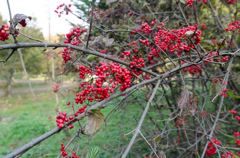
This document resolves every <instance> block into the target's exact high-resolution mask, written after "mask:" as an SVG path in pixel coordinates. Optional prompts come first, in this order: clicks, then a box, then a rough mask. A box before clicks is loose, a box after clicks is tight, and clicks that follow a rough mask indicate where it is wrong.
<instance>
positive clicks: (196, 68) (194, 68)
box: [182, 61, 202, 75]
mask: <svg viewBox="0 0 240 158" xmlns="http://www.w3.org/2000/svg"><path fill="white" fill-rule="evenodd" d="M185 63H186V62H184V61H182V64H185ZM201 67H202V65H201V64H199V65H198V66H197V65H196V66H195V65H191V66H188V67H186V68H184V69H183V71H184V72H187V71H188V72H189V73H190V74H192V75H194V74H197V75H199V73H200V71H202V70H201Z"/></svg>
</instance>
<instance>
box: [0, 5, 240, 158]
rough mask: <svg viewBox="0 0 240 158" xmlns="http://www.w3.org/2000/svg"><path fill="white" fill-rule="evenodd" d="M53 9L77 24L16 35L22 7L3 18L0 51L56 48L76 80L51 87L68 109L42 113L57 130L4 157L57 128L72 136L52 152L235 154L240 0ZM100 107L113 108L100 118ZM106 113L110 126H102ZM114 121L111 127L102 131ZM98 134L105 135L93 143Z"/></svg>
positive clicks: (23, 19) (239, 139) (239, 137)
mask: <svg viewBox="0 0 240 158" xmlns="http://www.w3.org/2000/svg"><path fill="white" fill-rule="evenodd" d="M84 2H85V1H84ZM72 5H74V6H76V7H77V8H78V9H79V12H77V13H74V12H72V10H71V7H72ZM56 7H57V8H56V10H54V12H56V16H59V17H61V18H62V16H66V18H67V16H76V17H77V18H79V23H80V21H83V23H82V24H77V23H76V24H72V25H73V28H72V29H71V31H70V32H66V35H65V39H64V41H63V42H62V43H46V42H43V41H39V40H36V39H34V38H32V37H27V38H30V39H32V40H35V41H37V43H35V42H29V43H19V42H17V38H18V36H19V35H18V33H19V31H21V30H18V29H16V26H17V25H22V26H23V27H27V22H26V19H27V18H29V19H31V17H28V16H26V15H24V14H16V15H15V16H14V17H13V19H12V18H10V23H9V25H8V24H1V26H2V27H1V28H0V29H1V34H0V37H1V38H0V39H1V40H2V41H4V40H9V39H8V36H10V35H11V36H13V38H14V43H12V44H5V45H4V44H3V45H0V49H2V50H5V49H11V50H13V51H12V52H14V51H16V50H17V49H19V48H24V49H25V48H29V47H44V48H45V50H46V49H49V48H51V47H52V48H54V49H56V48H61V49H62V50H61V53H62V58H63V61H59V62H63V63H64V64H65V69H64V70H62V73H61V74H66V73H69V74H71V75H72V76H74V77H75V78H77V79H76V80H75V82H77V83H78V87H77V88H74V89H73V88H70V87H68V88H66V87H63V85H61V84H56V86H55V87H53V93H58V94H61V96H62V97H63V98H64V99H65V100H67V101H66V104H65V105H63V106H66V107H67V109H68V110H66V111H60V108H59V109H56V111H57V116H56V118H55V117H51V116H49V119H54V120H56V127H55V128H54V129H52V130H51V131H49V132H47V133H45V134H43V135H42V136H39V137H38V138H36V139H34V140H33V141H31V142H29V143H28V144H25V145H23V146H22V147H21V148H19V149H17V150H15V151H13V152H12V153H10V154H8V155H6V157H16V156H17V157H18V156H21V155H22V154H24V153H25V152H27V151H28V150H29V149H30V148H31V147H33V146H35V145H37V144H39V143H40V142H42V141H44V140H45V139H47V138H48V137H50V136H52V135H54V134H57V133H58V132H59V131H61V130H63V129H65V130H66V129H67V130H71V131H72V130H74V131H75V133H76V134H75V135H73V136H72V138H71V139H68V140H67V141H64V142H61V143H60V144H59V147H60V150H59V153H60V154H59V156H58V157H61V156H63V157H68V158H70V157H71V158H77V157H97V156H98V157H158V158H164V157H202V158H203V157H225V158H227V157H231V158H233V157H235V158H237V157H239V156H240V154H239V153H238V150H239V149H240V147H239V146H240V134H239V121H240V113H239V107H240V102H239V99H240V92H239V88H240V85H239V83H240V82H239V77H240V76H239V63H238V62H239V56H240V49H239V43H240V39H239V35H240V29H239V28H240V21H239V18H240V17H239V11H240V10H239V3H238V0H228V1H225V0H216V1H211V0H203V1H201V0H186V1H185V0H176V1H172V0H165V1H157V0H154V1H148V0H145V1H142V0H141V1H135V0H131V1H130V0H125V1H119V2H116V1H111V0H110V1H100V2H95V1H92V2H91V3H89V2H85V3H84V4H82V3H79V1H73V4H59V5H56ZM83 9H84V10H83ZM81 10H82V11H81ZM10 17H11V15H10ZM61 18H60V19H59V20H62V19H61ZM11 54H12V53H11ZM9 57H11V55H9ZM9 57H8V58H9ZM8 58H7V59H8ZM7 59H6V60H3V61H4V62H6V61H7ZM106 108H109V109H111V110H110V112H108V114H107V115H106V114H105V116H104V114H103V113H102V110H104V109H106ZM117 115H121V117H117ZM85 117H86V118H87V120H86V119H84V118H85ZM109 117H111V120H115V122H116V123H115V124H110V125H108V123H109V122H111V120H110V119H109ZM126 118H127V119H130V120H127V121H126V120H125V119H126ZM102 126H105V128H104V131H101V130H102V129H103V127H102ZM112 126H116V127H117V129H118V130H115V131H111V130H108V129H111V128H112ZM97 132H100V134H96V133H97ZM111 132H114V133H113V134H112V135H110V134H109V135H108V133H111ZM103 134H104V135H105V137H106V138H105V139H106V142H101V143H99V145H98V148H96V147H95V146H94V147H92V148H91V149H90V148H89V146H90V144H91V140H92V141H97V137H101V135H103ZM59 139H61V138H59ZM103 153H104V154H103Z"/></svg>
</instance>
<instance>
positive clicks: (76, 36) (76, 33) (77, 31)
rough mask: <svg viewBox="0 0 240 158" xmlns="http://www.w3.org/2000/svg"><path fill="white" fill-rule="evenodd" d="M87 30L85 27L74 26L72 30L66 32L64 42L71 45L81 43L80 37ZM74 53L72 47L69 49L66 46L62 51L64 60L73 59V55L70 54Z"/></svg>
mask: <svg viewBox="0 0 240 158" xmlns="http://www.w3.org/2000/svg"><path fill="white" fill-rule="evenodd" d="M83 32H85V29H81V27H80V26H78V27H77V28H74V29H73V30H72V31H71V32H69V33H67V34H66V37H67V38H66V40H65V41H64V43H69V44H71V45H77V46H78V45H79V44H81V43H82V41H81V39H80V35H81V34H82V33H83ZM71 53H72V49H68V48H67V47H66V48H64V50H63V51H62V58H63V60H64V62H65V63H66V62H67V61H68V60H71V56H70V54H71Z"/></svg>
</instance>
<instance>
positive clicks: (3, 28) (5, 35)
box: [0, 25, 9, 41]
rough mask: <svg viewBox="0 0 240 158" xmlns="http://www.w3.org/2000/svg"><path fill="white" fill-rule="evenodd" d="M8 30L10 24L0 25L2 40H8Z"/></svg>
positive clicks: (0, 37) (0, 38)
mask: <svg viewBox="0 0 240 158" xmlns="http://www.w3.org/2000/svg"><path fill="white" fill-rule="evenodd" d="M7 31H8V25H2V26H0V40H1V41H5V40H8V36H9V33H7Z"/></svg>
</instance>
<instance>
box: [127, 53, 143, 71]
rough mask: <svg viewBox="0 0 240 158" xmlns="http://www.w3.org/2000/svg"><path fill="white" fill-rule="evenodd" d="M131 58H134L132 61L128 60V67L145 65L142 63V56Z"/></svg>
mask: <svg viewBox="0 0 240 158" xmlns="http://www.w3.org/2000/svg"><path fill="white" fill-rule="evenodd" d="M131 59H132V60H134V61H133V62H129V64H130V68H131V69H132V68H133V67H139V68H142V67H144V66H145V64H144V60H143V58H139V57H137V56H136V57H134V56H133V57H131Z"/></svg>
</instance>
